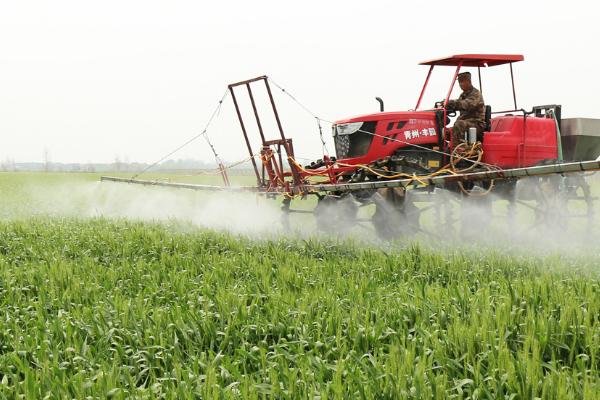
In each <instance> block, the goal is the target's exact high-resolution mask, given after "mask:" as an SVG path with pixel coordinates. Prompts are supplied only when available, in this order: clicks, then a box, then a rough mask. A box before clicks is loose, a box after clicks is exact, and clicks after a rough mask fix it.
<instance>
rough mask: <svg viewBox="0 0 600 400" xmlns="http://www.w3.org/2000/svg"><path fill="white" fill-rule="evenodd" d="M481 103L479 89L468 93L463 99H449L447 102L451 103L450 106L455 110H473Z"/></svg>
mask: <svg viewBox="0 0 600 400" xmlns="http://www.w3.org/2000/svg"><path fill="white" fill-rule="evenodd" d="M451 104H452V105H451ZM481 104H483V97H482V96H481V93H480V92H479V91H475V90H473V91H472V92H471V93H469V95H468V96H465V98H464V99H460V98H459V99H458V100H450V101H449V102H448V105H449V106H450V105H451V108H453V109H455V110H457V111H468V110H474V109H476V108H477V107H478V106H480V105H481Z"/></svg>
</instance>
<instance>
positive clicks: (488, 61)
mask: <svg viewBox="0 0 600 400" xmlns="http://www.w3.org/2000/svg"><path fill="white" fill-rule="evenodd" d="M524 59H525V57H523V55H521V54H457V55H454V56H450V57H444V58H438V59H435V60H429V61H423V62H422V63H419V65H446V66H452V67H456V66H457V65H458V64H459V63H461V62H462V66H463V67H486V66H487V67H493V66H495V65H501V64H507V63H512V62H518V61H523V60H524Z"/></svg>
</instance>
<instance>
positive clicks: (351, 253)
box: [0, 218, 600, 399]
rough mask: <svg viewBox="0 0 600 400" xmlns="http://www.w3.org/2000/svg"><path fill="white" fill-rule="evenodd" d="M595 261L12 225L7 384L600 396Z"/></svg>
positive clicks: (6, 253) (125, 394)
mask: <svg viewBox="0 0 600 400" xmlns="http://www.w3.org/2000/svg"><path fill="white" fill-rule="evenodd" d="M597 261H598V259H597V258H595V257H594V258H590V259H584V258H581V259H573V258H568V257H557V256H554V257H545V258H539V257H529V256H525V255H505V254H501V253H500V252H498V251H496V252H494V251H491V252H481V251H480V252H476V251H475V250H457V249H454V250H453V251H447V252H442V251H440V250H426V249H424V248H422V247H419V246H417V245H413V246H409V247H406V248H403V249H397V250H394V251H389V252H384V251H382V250H380V249H376V248H361V247H360V246H358V245H356V244H355V243H352V242H326V241H317V240H306V241H300V240H291V239H290V240H279V241H262V242H256V241H250V240H248V239H244V238H237V237H233V236H229V235H226V234H219V233H214V232H206V231H191V232H189V229H188V232H185V233H184V232H182V231H181V230H179V228H178V227H176V226H161V225H153V224H144V223H132V222H111V221H108V220H103V219H92V220H72V219H58V218H54V219H51V218H35V219H29V220H22V221H8V222H7V221H5V222H3V223H0V398H14V397H18V396H19V395H24V397H25V398H44V397H47V398H78V399H82V398H86V397H90V398H129V397H135V398H161V397H164V398H223V399H228V398H240V397H242V398H257V399H258V398H313V397H320V398H323V399H330V398H400V399H427V398H435V399H447V398H470V399H482V398H497V399H532V398H536V397H540V398H549V399H565V398H588V399H594V398H598V396H599V395H600V378H599V369H600V361H599V358H600V321H599V318H600V295H599V294H600V280H599V279H598V275H597V273H596V272H594V270H595V269H596V271H597ZM574 265H577V266H578V268H573V266H574Z"/></svg>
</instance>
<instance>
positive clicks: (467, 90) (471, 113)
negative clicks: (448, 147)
mask: <svg viewBox="0 0 600 400" xmlns="http://www.w3.org/2000/svg"><path fill="white" fill-rule="evenodd" d="M457 79H458V84H459V85H460V88H461V90H462V91H463V92H462V93H461V95H460V96H459V98H458V99H457V100H448V104H447V108H448V109H450V110H454V111H460V116H459V117H458V118H457V119H456V122H454V127H453V128H452V145H453V146H456V145H458V144H459V143H461V141H463V140H464V138H465V132H467V131H468V130H469V128H471V127H473V128H477V138H478V140H481V136H482V134H483V129H484V127H485V105H484V103H483V96H482V95H481V92H480V91H479V90H477V89H476V88H475V87H473V84H472V83H471V73H470V72H462V73H460V74H458V77H457Z"/></svg>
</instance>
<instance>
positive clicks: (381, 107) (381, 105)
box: [375, 97, 383, 112]
mask: <svg viewBox="0 0 600 400" xmlns="http://www.w3.org/2000/svg"><path fill="white" fill-rule="evenodd" d="M375 100H377V101H378V102H379V111H381V112H383V100H382V99H381V97H375Z"/></svg>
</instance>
